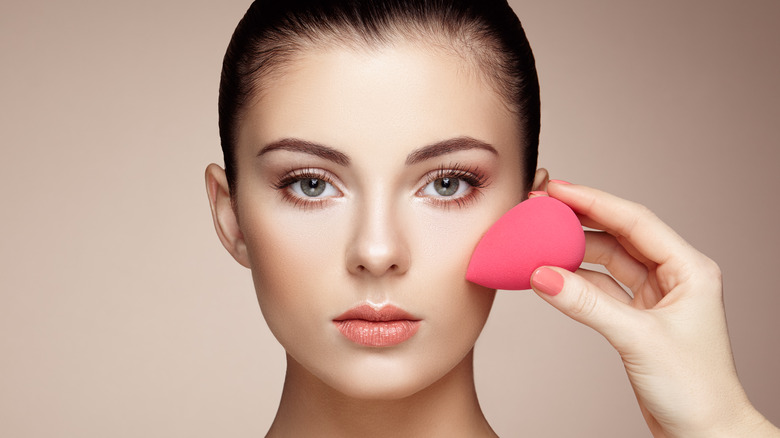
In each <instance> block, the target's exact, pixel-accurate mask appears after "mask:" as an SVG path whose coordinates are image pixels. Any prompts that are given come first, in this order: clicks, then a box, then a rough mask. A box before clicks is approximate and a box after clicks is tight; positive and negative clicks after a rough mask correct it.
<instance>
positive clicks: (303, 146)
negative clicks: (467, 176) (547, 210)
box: [257, 136, 498, 166]
mask: <svg viewBox="0 0 780 438" xmlns="http://www.w3.org/2000/svg"><path fill="white" fill-rule="evenodd" d="M470 149H482V150H486V151H488V152H491V153H493V154H495V155H498V151H497V150H496V148H494V147H493V146H491V145H490V144H488V143H485V142H484V141H480V140H477V139H475V138H472V137H465V136H464V137H456V138H450V139H447V140H442V141H440V142H437V143H433V144H430V145H427V146H423V147H421V148H419V149H416V150H414V151H412V153H410V154H409V155H408V156H407V157H406V165H407V166H411V165H413V164H417V163H420V162H422V161H425V160H430V159H431V158H436V157H439V156H441V155H446V154H450V153H453V152H457V151H465V150H470ZM276 150H284V151H291V152H299V153H304V154H309V155H314V156H317V157H320V158H323V159H325V160H328V161H332V162H334V163H336V164H338V165H340V166H349V163H350V162H351V159H350V158H349V156H348V155H346V154H344V153H343V152H339V151H337V150H336V149H333V148H332V147H329V146H325V145H321V144H318V143H313V142H310V141H306V140H301V139H297V138H284V139H281V140H278V141H275V142H273V143H270V144H268V145H267V146H265V147H263V148H262V149H260V152H258V153H257V156H258V157H259V156H261V155H264V154H267V153H268V152H271V151H276Z"/></svg>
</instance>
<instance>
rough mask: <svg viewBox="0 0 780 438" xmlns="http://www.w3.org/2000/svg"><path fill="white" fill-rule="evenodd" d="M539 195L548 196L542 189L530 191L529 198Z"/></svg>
mask: <svg viewBox="0 0 780 438" xmlns="http://www.w3.org/2000/svg"><path fill="white" fill-rule="evenodd" d="M539 196H547V192H543V191H541V190H535V191H533V192H528V199H531V198H537V197H539Z"/></svg>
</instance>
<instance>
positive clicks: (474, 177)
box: [272, 163, 489, 210]
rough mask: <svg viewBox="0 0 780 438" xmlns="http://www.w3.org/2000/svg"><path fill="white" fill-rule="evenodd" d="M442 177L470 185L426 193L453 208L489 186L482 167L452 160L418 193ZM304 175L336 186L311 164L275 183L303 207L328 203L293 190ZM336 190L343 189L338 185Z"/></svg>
mask: <svg viewBox="0 0 780 438" xmlns="http://www.w3.org/2000/svg"><path fill="white" fill-rule="evenodd" d="M442 178H451V179H459V180H461V181H464V182H465V183H466V184H468V185H469V186H470V187H469V192H468V193H467V194H465V195H463V196H459V197H457V198H452V199H445V198H438V197H432V196H424V198H426V201H427V202H430V203H431V204H433V205H435V206H437V207H443V208H450V207H452V206H456V207H458V208H463V207H466V206H468V205H470V204H471V203H473V202H474V201H476V200H477V199H478V198H479V197H480V196H481V195H482V191H481V190H480V189H483V188H485V187H487V186H488V184H489V181H488V178H487V176H486V175H485V174H484V173H483V172H482V171H481V170H480V169H479V168H478V167H468V166H463V165H461V164H459V163H452V164H450V165H448V166H441V167H439V168H438V169H436V170H434V171H432V172H430V173H429V174H428V175H427V176H426V177H425V183H424V184H423V185H422V187H421V188H420V189H419V190H418V191H417V193H418V194H419V193H421V192H422V191H423V190H424V189H425V188H426V187H427V186H428V185H429V184H430V183H432V182H434V181H436V180H438V179H442ZM304 179H319V180H322V181H324V182H326V183H328V184H330V185H333V186H334V188H335V184H333V179H332V178H331V177H330V176H329V175H328V174H327V172H325V171H323V170H321V169H311V168H310V169H293V170H290V171H288V172H286V173H284V174H283V176H281V177H280V178H279V179H278V180H277V181H276V182H274V183H273V184H272V187H273V188H274V189H276V190H278V191H279V192H280V193H281V195H282V196H283V197H284V199H285V200H286V201H288V202H290V203H292V205H293V206H294V207H299V208H302V209H304V210H306V209H308V208H311V207H324V206H325V203H326V202H327V200H328V199H327V198H326V199H320V200H315V199H305V198H302V197H300V196H297V195H294V194H292V193H291V191H290V186H292V185H293V184H295V183H298V182H300V181H301V180H304ZM336 190H339V189H338V188H336ZM339 191H340V190H339Z"/></svg>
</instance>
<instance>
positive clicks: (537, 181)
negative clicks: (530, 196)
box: [531, 167, 550, 192]
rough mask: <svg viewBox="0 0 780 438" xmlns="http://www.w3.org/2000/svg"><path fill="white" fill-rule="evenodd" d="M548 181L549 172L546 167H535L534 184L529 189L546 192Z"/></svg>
mask: <svg viewBox="0 0 780 438" xmlns="http://www.w3.org/2000/svg"><path fill="white" fill-rule="evenodd" d="M549 181H550V173H549V172H547V169H545V168H544V167H540V168H538V169H536V174H535V175H534V185H533V187H532V188H531V191H537V192H546V191H547V183H548V182H549Z"/></svg>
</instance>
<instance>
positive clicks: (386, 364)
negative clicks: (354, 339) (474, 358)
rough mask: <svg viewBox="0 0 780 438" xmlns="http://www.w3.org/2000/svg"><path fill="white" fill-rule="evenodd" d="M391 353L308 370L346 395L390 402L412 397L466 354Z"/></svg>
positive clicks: (443, 374)
mask: <svg viewBox="0 0 780 438" xmlns="http://www.w3.org/2000/svg"><path fill="white" fill-rule="evenodd" d="M361 353H365V352H361ZM392 353H395V352H392ZM392 353H391V352H389V351H377V352H368V354H360V355H357V356H358V357H352V358H350V359H348V361H347V362H341V363H339V364H338V365H337V366H328V367H321V366H316V365H315V367H313V369H310V373H312V374H313V375H314V376H315V377H316V378H318V379H319V380H320V381H321V382H322V383H323V384H325V385H326V386H328V387H330V388H331V389H333V390H335V391H336V392H338V393H340V394H342V395H344V396H346V397H348V398H352V399H356V400H365V401H392V400H401V399H404V398H407V397H411V396H413V395H415V394H417V393H419V392H421V391H424V390H426V389H428V388H430V387H431V386H433V385H434V384H435V383H436V382H438V381H440V380H441V379H442V378H444V377H445V376H447V375H449V374H450V373H451V372H452V371H453V369H454V368H456V367H457V366H458V365H459V364H461V363H464V362H465V360H466V359H467V357H466V356H468V354H466V355H464V356H460V357H450V358H443V357H441V356H438V357H437V356H436V355H431V354H420V353H419V352H416V353H415V354H414V355H412V354H409V353H411V352H406V353H407V354H406V355H404V354H392ZM331 365H333V364H331Z"/></svg>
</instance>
